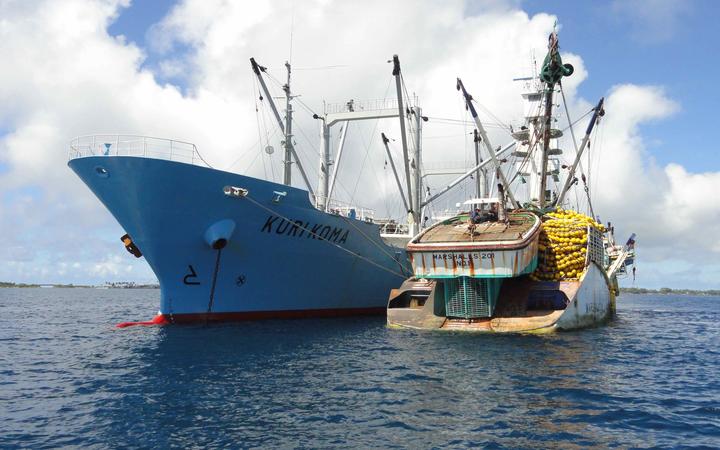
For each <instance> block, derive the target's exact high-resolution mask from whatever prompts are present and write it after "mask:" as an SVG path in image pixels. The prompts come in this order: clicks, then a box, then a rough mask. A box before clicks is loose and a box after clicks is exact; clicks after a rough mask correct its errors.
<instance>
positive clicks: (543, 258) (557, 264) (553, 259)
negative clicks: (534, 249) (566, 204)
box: [530, 209, 605, 281]
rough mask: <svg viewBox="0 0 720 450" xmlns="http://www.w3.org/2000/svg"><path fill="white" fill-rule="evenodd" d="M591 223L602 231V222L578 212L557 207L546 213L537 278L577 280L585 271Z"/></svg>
mask: <svg viewBox="0 0 720 450" xmlns="http://www.w3.org/2000/svg"><path fill="white" fill-rule="evenodd" d="M588 226H590V227H593V228H596V229H597V230H599V231H600V232H604V231H605V227H603V226H602V224H599V223H597V222H596V221H595V220H593V218H592V217H589V216H586V215H584V214H580V213H578V212H576V211H571V210H562V209H557V210H556V211H555V212H551V213H547V214H545V215H544V216H543V225H542V229H541V230H540V241H539V242H538V266H537V269H536V270H535V272H533V273H532V274H531V275H530V278H532V279H533V280H536V281H538V280H542V281H560V280H576V279H578V278H580V276H581V275H582V274H583V272H584V271H585V263H586V259H587V258H586V256H587V240H588V236H587V233H588Z"/></svg>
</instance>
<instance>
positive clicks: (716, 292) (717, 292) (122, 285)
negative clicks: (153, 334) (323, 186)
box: [0, 281, 720, 296]
mask: <svg viewBox="0 0 720 450" xmlns="http://www.w3.org/2000/svg"><path fill="white" fill-rule="evenodd" d="M0 288H59V289H72V288H87V289H160V285H158V284H136V283H133V282H118V283H106V284H101V285H97V286H95V285H90V284H72V283H70V284H33V283H12V282H8V281H0ZM620 293H623V294H658V295H669V294H673V295H703V296H720V289H707V290H699V289H671V288H660V289H647V288H635V287H621V288H620Z"/></svg>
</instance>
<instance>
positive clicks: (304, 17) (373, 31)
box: [0, 0, 720, 289]
mask: <svg viewBox="0 0 720 450" xmlns="http://www.w3.org/2000/svg"><path fill="white" fill-rule="evenodd" d="M719 12H720V4H718V3H717V2H714V1H710V0H705V1H702V0H688V1H683V2H678V1H668V0H644V1H640V0H638V1H618V0H615V1H613V0H607V1H597V2H577V1H560V0H558V1H539V0H527V1H513V0H507V1H505V0H475V1H473V0H466V1H462V0H452V1H432V0H416V1H409V0H408V1H395V2H381V1H367V2H354V1H350V0H343V1H332V0H308V1H293V0H268V1H264V2H246V1H230V0H227V1H226V0H184V1H183V0H178V1H169V0H153V1H149V0H145V1H140V0H136V1H132V2H131V1H129V0H52V1H50V0H48V1H42V0H0V42H1V44H0V60H2V62H3V67H4V70H3V71H2V72H1V73H0V245H1V246H2V248H3V249H4V251H3V253H2V256H0V280H1V281H15V282H32V283H102V282H105V281H138V282H148V281H154V276H153V274H152V272H151V271H150V269H149V268H148V267H147V265H146V264H145V262H144V261H143V260H142V259H141V260H135V259H134V258H133V257H132V256H131V255H129V254H128V253H126V252H125V250H124V249H123V248H122V243H121V242H120V240H119V237H120V236H121V235H123V234H124V232H123V230H122V228H121V227H120V226H119V225H118V224H117V222H115V220H114V219H113V217H112V216H111V215H110V214H109V213H108V212H107V211H106V210H105V209H104V207H103V206H102V205H101V204H100V202H99V201H97V199H96V198H94V196H93V195H92V193H91V192H90V191H89V190H88V189H87V188H86V187H85V186H84V185H83V184H82V182H80V181H79V180H78V179H77V178H76V177H75V175H74V174H73V172H72V171H71V170H70V169H69V168H68V167H67V165H66V163H67V152H68V148H69V141H70V140H71V139H72V138H73V137H74V136H78V135H85V134H93V133H128V134H138V135H150V136H163V137H168V138H174V139H178V140H184V141H190V142H194V143H195V144H197V145H198V148H199V149H200V151H201V153H202V154H203V156H205V158H206V159H207V160H208V161H209V162H210V163H211V164H212V165H213V166H214V167H218V168H221V169H224V170H230V171H235V172H239V173H247V174H250V175H252V176H260V177H265V178H269V179H275V180H277V179H278V178H279V176H280V167H279V156H278V155H279V153H280V152H275V154H274V156H272V155H267V154H265V153H263V152H262V149H263V148H264V147H265V146H267V145H273V146H274V147H275V148H279V147H280V143H279V139H278V137H277V135H276V134H273V130H274V128H273V124H272V117H271V116H270V115H269V114H270V113H269V111H268V109H267V106H266V102H260V103H258V101H257V98H258V93H257V91H256V89H257V87H256V84H255V82H254V79H253V75H252V72H251V71H250V68H249V63H248V59H249V58H250V57H251V56H254V57H256V58H257V59H258V61H259V62H260V63H261V64H263V65H266V66H267V67H268V71H269V73H270V74H271V75H272V76H273V77H274V78H275V79H283V78H284V76H285V74H284V72H283V70H284V66H283V64H284V62H285V61H286V60H290V61H291V62H292V64H293V68H294V72H293V74H294V78H293V89H294V90H295V92H296V93H298V94H300V95H301V97H299V101H301V102H302V105H300V104H297V105H296V109H297V110H298V114H297V128H298V133H296V140H297V148H298V151H299V153H300V155H301V158H302V159H303V160H304V161H305V164H306V166H307V168H308V169H309V170H308V171H309V172H311V174H310V176H311V178H312V179H313V181H314V180H316V179H317V175H316V172H317V170H316V169H317V145H318V130H317V124H316V122H315V121H313V120H312V118H311V117H310V116H311V114H310V112H311V111H317V112H321V111H322V109H323V101H327V102H345V101H347V100H348V99H349V98H353V99H377V98H385V97H392V96H393V95H394V90H393V89H391V88H390V87H391V84H390V82H391V77H390V73H389V72H390V69H391V68H390V66H389V65H388V64H387V60H388V59H390V58H391V57H392V55H393V54H396V53H397V54H399V55H400V59H401V63H402V67H403V76H404V80H405V84H406V86H407V87H408V90H409V92H411V93H413V94H416V95H417V96H418V98H419V99H420V100H419V104H420V105H421V106H422V107H423V113H424V114H426V115H428V116H429V117H430V121H429V122H428V123H427V124H426V125H424V130H423V133H424V137H425V140H424V142H423V148H424V155H425V156H424V157H425V162H426V165H427V166H432V165H433V164H436V165H437V164H443V163H447V162H448V161H458V162H465V163H467V162H468V161H470V158H471V155H472V153H471V148H472V143H471V142H470V141H469V140H468V132H471V131H472V127H470V126H468V125H462V126H461V127H458V126H456V125H453V126H451V125H449V123H450V122H448V121H443V120H437V119H438V118H443V119H452V120H456V121H458V120H459V121H463V120H468V117H467V113H466V112H465V111H464V108H463V105H462V102H461V99H460V98H459V96H458V95H457V92H456V91H455V89H454V85H455V78H456V77H457V76H461V77H462V78H463V81H464V82H465V84H466V86H467V87H468V89H469V90H470V91H471V92H472V93H473V95H474V97H475V98H476V99H477V100H478V102H479V103H480V105H481V113H482V114H483V115H484V120H487V122H488V129H489V131H490V134H491V138H492V139H493V140H494V141H496V142H497V143H498V144H497V145H499V144H500V143H501V142H502V143H504V142H503V141H502V140H503V139H505V138H506V137H507V136H506V135H503V131H502V130H501V129H500V128H499V127H497V126H493V124H494V123H495V122H496V121H497V120H499V121H500V122H502V123H504V124H507V123H517V122H516V119H518V118H520V117H521V115H522V104H521V102H520V97H519V93H520V90H519V88H518V85H517V83H513V81H512V78H514V77H518V76H525V75H528V72H529V71H530V67H531V64H530V61H531V56H532V55H533V54H534V55H535V57H536V58H537V59H542V57H543V56H544V51H545V49H544V47H545V45H546V42H547V35H548V33H549V32H550V31H552V29H553V26H554V25H555V24H556V23H557V29H558V31H559V35H560V43H561V52H562V54H563V59H564V60H566V61H569V62H571V63H572V64H573V65H574V66H575V68H576V72H575V74H574V75H573V76H572V77H570V78H568V79H566V81H565V86H564V87H565V93H566V95H567V97H568V105H569V109H570V112H571V116H572V117H573V118H579V117H580V116H582V115H583V114H585V113H586V112H587V111H588V110H589V108H590V107H591V106H592V105H593V104H595V103H596V102H597V100H598V99H599V97H601V96H604V97H605V98H606V108H605V109H606V116H605V117H604V118H603V120H602V122H601V124H600V126H599V129H598V134H597V135H595V136H594V138H593V139H594V140H593V148H597V149H598V150H597V151H595V150H593V151H592V152H593V156H591V161H588V162H592V163H593V166H594V168H593V169H592V170H593V172H592V175H593V178H592V180H593V181H592V185H591V186H592V188H593V197H594V203H595V209H596V211H597V212H598V214H599V215H600V216H601V217H602V218H603V219H605V220H612V221H613V223H615V224H616V230H617V234H618V236H619V237H625V236H627V235H629V234H630V233H632V232H635V233H637V234H638V239H637V241H638V265H637V280H636V281H635V285H637V286H642V287H655V288H658V287H665V286H667V287H675V288H696V289H717V288H719V287H720V258H719V256H720V195H718V194H717V188H716V186H717V185H718V184H719V183H720V156H718V154H719V152H718V151H717V148H716V147H717V144H715V143H714V140H713V139H712V138H709V137H708V136H707V132H710V131H712V130H714V128H715V124H714V123H713V122H714V120H715V115H714V107H715V104H716V103H717V97H718V94H717V93H716V92H717V91H716V89H714V88H715V86H714V83H713V80H714V79H715V78H716V77H715V76H714V74H715V73H716V71H717V62H716V61H715V58H714V55H715V54H716V53H717V48H718V43H719V42H718V41H719V38H718V37H717V33H716V21H717V18H718V13H719ZM711 83H712V84H713V85H711ZM269 84H270V86H271V88H272V89H273V90H274V92H278V93H279V91H278V90H277V86H276V84H275V82H274V81H272V80H270V82H269ZM256 108H257V111H256ZM486 111H491V112H492V114H493V115H492V116H490V115H488V113H487V112H486ZM559 120H561V121H562V120H565V119H559ZM579 129H584V123H583V125H581V126H580V127H579ZM380 131H384V132H386V133H387V134H388V135H389V136H391V137H392V138H393V139H394V140H393V141H392V142H391V146H392V148H393V151H395V152H397V151H398V149H399V140H398V139H397V137H398V133H399V131H398V129H397V125H396V124H394V123H390V124H387V123H385V122H373V123H367V124H363V125H357V126H355V125H353V128H350V129H349V132H348V143H347V156H346V157H344V158H346V160H345V161H344V163H343V164H344V165H343V166H342V168H341V170H340V177H339V179H340V181H339V187H338V196H340V197H341V198H342V199H343V200H346V201H353V202H358V201H359V202H362V203H364V204H367V205H369V206H371V207H373V208H376V209H378V210H380V211H382V210H385V211H386V212H387V213H388V214H396V213H397V212H398V208H399V201H398V199H397V198H396V197H397V196H394V181H393V179H392V178H391V176H390V175H389V171H388V170H387V168H386V167H385V165H384V151H383V149H382V147H381V146H378V145H377V144H378V137H377V135H378V134H379V132H380ZM701 131H702V132H701ZM333 139H336V136H335V135H334V136H333ZM334 142H336V140H335V141H334ZM564 144H566V145H571V144H570V143H569V142H567V141H565V142H564ZM295 179H296V180H298V179H299V178H298V177H297V176H296V177H295ZM433 183H434V184H433V185H432V186H431V187H432V188H433V189H439V188H440V187H442V181H441V180H438V181H434V182H433ZM297 185H298V186H300V184H297ZM371 188H372V189H371ZM462 189H466V188H462ZM462 189H461V190H460V192H459V193H458V194H457V195H456V197H448V199H447V200H446V201H445V203H440V204H439V205H438V208H441V207H443V206H450V205H452V204H453V202H454V201H455V200H457V199H460V198H461V197H462V195H464V194H465V193H466V191H462ZM623 284H624V285H632V284H633V282H632V280H630V279H625V280H623Z"/></svg>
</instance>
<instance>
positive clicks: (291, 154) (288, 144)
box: [250, 58, 315, 196]
mask: <svg viewBox="0 0 720 450" xmlns="http://www.w3.org/2000/svg"><path fill="white" fill-rule="evenodd" d="M250 65H251V66H252V69H253V72H255V76H256V77H257V79H258V81H259V82H260V87H261V88H262V91H263V93H264V94H265V97H266V98H267V100H268V103H269V104H270V109H272V112H273V115H274V116H275V120H277V122H278V126H279V127H280V130H281V131H282V132H283V136H284V138H285V140H284V142H283V146H284V147H285V160H284V161H283V164H284V173H283V184H285V185H288V186H289V185H290V183H291V181H292V180H291V169H292V159H293V158H294V159H295V162H296V163H297V168H298V170H299V171H300V175H301V176H302V178H303V181H304V182H305V186H306V187H307V190H308V191H309V192H310V195H312V196H315V193H314V192H313V188H312V185H311V184H310V181H309V180H308V177H307V175H306V174H305V169H303V166H302V164H301V163H300V159H299V158H298V156H297V153H296V152H295V148H294V147H293V144H292V104H291V103H290V101H291V100H292V95H291V92H290V64H289V63H287V62H286V63H285V67H287V71H288V78H287V84H286V85H284V86H283V90H284V91H285V98H286V106H287V110H286V114H285V122H284V123H283V120H282V119H281V118H280V113H279V112H278V109H277V106H275V102H274V101H273V98H272V96H271V95H270V91H269V90H268V88H267V85H266V84H265V80H264V79H263V77H262V72H265V71H266V70H267V68H265V67H263V66H261V65H259V64H258V63H257V62H255V58H250Z"/></svg>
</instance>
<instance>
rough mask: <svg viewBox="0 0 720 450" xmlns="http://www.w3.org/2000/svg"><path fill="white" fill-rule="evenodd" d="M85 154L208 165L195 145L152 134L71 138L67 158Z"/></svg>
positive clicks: (98, 135)
mask: <svg viewBox="0 0 720 450" xmlns="http://www.w3.org/2000/svg"><path fill="white" fill-rule="evenodd" d="M86 156H137V157H144V158H154V159H166V160H169V161H177V162H182V163H186V164H193V165H197V166H204V167H210V165H209V164H208V163H207V162H205V160H204V159H203V158H202V156H201V155H200V153H199V152H198V151H197V147H195V144H191V143H190V142H183V141H174V140H171V139H163V138H156V137H151V136H132V135H123V134H95V135H88V136H80V137H76V138H75V139H73V140H72V141H70V153H69V155H68V158H69V159H76V158H83V157H86Z"/></svg>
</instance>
